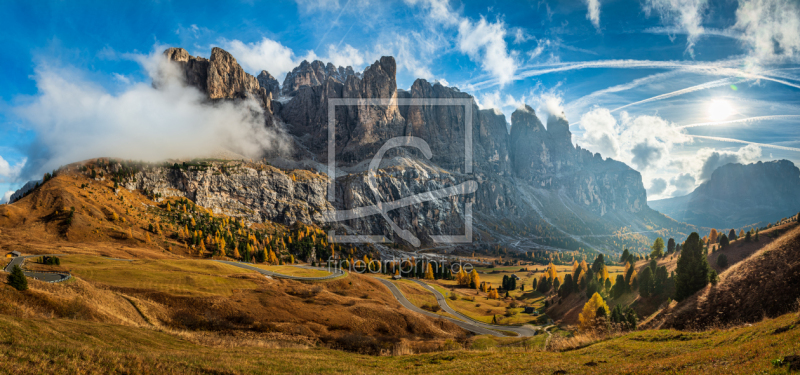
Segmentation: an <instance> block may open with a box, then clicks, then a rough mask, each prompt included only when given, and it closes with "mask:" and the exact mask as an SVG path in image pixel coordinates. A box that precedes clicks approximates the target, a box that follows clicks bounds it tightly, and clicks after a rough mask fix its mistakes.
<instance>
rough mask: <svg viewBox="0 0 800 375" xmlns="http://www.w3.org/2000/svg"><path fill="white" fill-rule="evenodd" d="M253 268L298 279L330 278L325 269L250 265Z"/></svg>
mask: <svg viewBox="0 0 800 375" xmlns="http://www.w3.org/2000/svg"><path fill="white" fill-rule="evenodd" d="M251 265H252V266H253V267H257V268H261V269H263V270H266V271H271V272H275V273H277V274H281V275H287V276H299V277H325V276H330V274H331V273H330V272H328V271H325V269H308V268H300V267H294V266H267V265H264V264H251Z"/></svg>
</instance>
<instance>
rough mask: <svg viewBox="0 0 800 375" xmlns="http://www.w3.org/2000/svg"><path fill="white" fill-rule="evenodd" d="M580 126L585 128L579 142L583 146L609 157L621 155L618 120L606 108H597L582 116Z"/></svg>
mask: <svg viewBox="0 0 800 375" xmlns="http://www.w3.org/2000/svg"><path fill="white" fill-rule="evenodd" d="M580 127H581V128H582V129H583V130H584V132H583V134H582V135H581V138H580V139H579V140H578V142H579V143H580V144H581V146H582V147H584V148H586V149H588V150H592V151H593V152H599V153H600V155H603V156H605V157H607V158H614V159H616V158H617V157H618V156H619V153H620V149H619V141H618V137H617V135H618V134H619V131H618V129H617V120H616V119H615V118H614V116H612V115H611V111H609V110H608V109H606V108H597V109H595V110H592V111H589V112H587V113H585V114H584V115H583V116H581V124H580Z"/></svg>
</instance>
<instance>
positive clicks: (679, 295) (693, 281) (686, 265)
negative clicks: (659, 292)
mask: <svg viewBox="0 0 800 375" xmlns="http://www.w3.org/2000/svg"><path fill="white" fill-rule="evenodd" d="M708 272H709V266H708V261H707V260H706V257H705V255H704V253H703V243H702V242H701V240H700V235H698V234H697V233H692V234H690V235H689V238H687V239H686V242H685V243H684V246H683V251H682V252H681V256H680V258H678V267H677V269H676V270H675V300H676V301H683V300H684V299H686V298H687V297H689V296H691V295H692V294H694V293H695V292H697V291H698V290H700V289H703V288H704V287H705V286H706V284H708Z"/></svg>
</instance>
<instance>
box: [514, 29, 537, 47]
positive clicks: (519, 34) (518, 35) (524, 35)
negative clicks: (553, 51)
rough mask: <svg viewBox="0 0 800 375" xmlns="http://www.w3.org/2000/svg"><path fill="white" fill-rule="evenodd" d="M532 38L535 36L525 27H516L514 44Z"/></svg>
mask: <svg viewBox="0 0 800 375" xmlns="http://www.w3.org/2000/svg"><path fill="white" fill-rule="evenodd" d="M531 39H534V38H533V36H532V35H530V34H528V32H527V31H525V29H523V28H521V27H518V28H516V29H514V44H520V43H525V42H527V41H529V40H531Z"/></svg>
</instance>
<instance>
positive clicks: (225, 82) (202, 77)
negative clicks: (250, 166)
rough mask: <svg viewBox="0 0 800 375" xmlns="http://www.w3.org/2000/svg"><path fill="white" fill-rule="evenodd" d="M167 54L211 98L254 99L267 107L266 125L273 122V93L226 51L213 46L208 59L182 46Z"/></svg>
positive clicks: (191, 82) (194, 84) (187, 81)
mask: <svg viewBox="0 0 800 375" xmlns="http://www.w3.org/2000/svg"><path fill="white" fill-rule="evenodd" d="M164 55H165V56H166V57H167V59H169V60H170V61H173V62H175V63H177V64H178V66H179V69H180V70H182V71H183V73H184V76H185V79H186V83H187V84H188V85H190V86H194V87H196V88H197V89H198V90H200V92H202V93H204V94H206V95H207V96H208V98H209V99H211V100H243V99H246V98H252V99H254V100H255V101H256V102H258V104H259V105H260V106H261V107H262V108H263V109H264V110H265V113H264V114H265V118H266V120H267V124H271V123H272V96H271V95H270V94H269V93H267V90H266V89H264V88H263V87H261V85H260V84H259V82H258V80H257V79H256V78H255V77H253V76H252V75H250V74H248V73H247V72H245V71H244V69H242V67H241V66H239V63H237V62H236V59H235V58H234V57H233V56H232V55H231V54H230V53H228V52H227V51H225V50H223V49H221V48H218V47H214V48H212V49H211V57H210V58H209V59H205V58H202V57H194V56H191V55H189V53H188V52H186V50H185V49H183V48H168V49H167V50H166V51H164Z"/></svg>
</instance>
